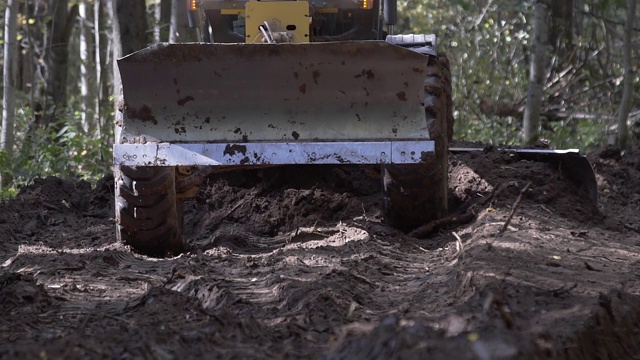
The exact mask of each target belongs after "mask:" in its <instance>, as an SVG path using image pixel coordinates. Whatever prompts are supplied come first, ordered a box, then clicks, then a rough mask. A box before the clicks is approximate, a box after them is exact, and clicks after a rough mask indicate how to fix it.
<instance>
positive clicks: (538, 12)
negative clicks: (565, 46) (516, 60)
mask: <svg viewBox="0 0 640 360" xmlns="http://www.w3.org/2000/svg"><path fill="white" fill-rule="evenodd" d="M547 18H548V7H547V4H546V3H545V2H544V1H542V0H537V1H536V3H535V5H534V24H533V52H532V54H531V66H530V69H529V89H528V90H527V103H526V106H525V109H524V117H523V121H524V141H525V143H527V144H533V143H534V142H536V141H538V139H539V138H540V109H541V107H542V96H543V82H544V74H545V69H546V65H547V51H548V50H547V45H548V40H549V39H548V37H549V36H548V34H549V25H548V19H547Z"/></svg>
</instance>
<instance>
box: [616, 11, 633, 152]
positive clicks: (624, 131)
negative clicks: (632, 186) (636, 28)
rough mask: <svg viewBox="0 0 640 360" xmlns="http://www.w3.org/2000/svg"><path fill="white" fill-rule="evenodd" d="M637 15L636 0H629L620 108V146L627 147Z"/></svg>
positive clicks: (623, 49)
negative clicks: (632, 57) (632, 54)
mask: <svg viewBox="0 0 640 360" xmlns="http://www.w3.org/2000/svg"><path fill="white" fill-rule="evenodd" d="M635 17H636V0H627V22H626V24H625V26H624V40H623V46H622V51H623V59H624V87H623V89H622V101H620V107H619V108H618V146H620V148H622V149H625V148H627V147H628V146H629V126H628V125H627V119H628V117H629V112H630V111H631V97H632V96H633V80H634V77H633V72H632V70H633V69H632V67H633V64H632V62H631V49H632V48H633V38H632V34H631V33H632V31H633V23H634V20H635Z"/></svg>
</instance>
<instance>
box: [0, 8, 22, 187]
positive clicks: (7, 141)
mask: <svg viewBox="0 0 640 360" xmlns="http://www.w3.org/2000/svg"><path fill="white" fill-rule="evenodd" d="M17 17H18V0H7V8H6V9H5V15H4V20H5V24H4V66H3V77H2V81H3V84H4V90H3V93H2V129H1V131H0V151H4V152H5V154H6V155H7V157H8V158H9V159H11V158H12V157H13V144H14V141H15V139H14V136H15V134H14V133H13V128H14V123H15V107H16V97H15V96H16V95H15V73H14V71H15V53H16V52H17V47H16V35H17ZM3 170H9V169H3ZM12 181H13V174H11V172H10V171H2V172H0V187H6V186H9V185H10V184H11V182H12Z"/></svg>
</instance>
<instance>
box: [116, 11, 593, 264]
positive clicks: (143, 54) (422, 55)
mask: <svg viewBox="0 0 640 360" xmlns="http://www.w3.org/2000/svg"><path fill="white" fill-rule="evenodd" d="M184 5H185V6H186V7H187V9H188V14H189V22H190V24H191V25H192V26H193V27H195V28H196V29H197V33H198V34H199V40H200V41H199V42H197V43H182V44H166V43H161V44H156V45H153V46H151V47H148V48H146V49H143V50H141V51H138V52H135V53H133V54H130V55H128V56H126V57H123V58H122V59H119V60H118V67H119V71H120V74H121V78H122V97H121V99H120V101H119V103H118V104H119V106H118V112H117V114H116V144H115V145H114V163H115V182H116V190H115V192H116V222H117V236H118V239H119V240H120V241H122V242H124V243H126V244H129V245H131V246H132V247H133V248H135V249H136V250H137V251H139V252H142V253H145V254H148V255H152V256H165V255H168V254H176V253H179V252H181V251H183V249H184V246H183V243H182V240H181V239H182V203H183V201H184V200H185V199H187V198H189V197H193V196H194V195H195V194H196V193H197V191H198V186H199V184H200V183H202V180H203V179H204V178H205V177H206V176H207V174H208V173H209V172H210V170H211V169H215V170H216V171H227V170H240V169H246V168H250V167H265V166H279V165H301V164H333V165H342V164H370V165H378V166H379V167H380V170H381V171H380V174H381V175H380V176H381V182H382V189H383V191H382V193H383V201H382V203H383V213H384V218H385V222H386V223H387V224H388V225H390V226H392V227H395V228H398V229H400V230H403V231H409V230H411V229H414V228H416V227H418V226H420V225H422V224H425V223H427V222H429V221H431V220H435V219H438V218H441V217H442V216H445V215H446V213H447V166H448V163H447V155H448V152H449V150H452V151H469V149H449V147H448V144H449V142H450V141H451V137H452V133H453V114H452V100H451V75H450V70H449V63H448V61H447V58H446V57H445V56H444V54H442V53H440V52H438V46H437V37H436V36H435V35H431V34H409V35H402V34H394V33H393V26H394V24H395V23H396V17H397V14H396V12H397V5H396V3H395V0H326V1H317V0H312V1H264V0H262V1H255V0H186V1H185V4H184ZM471 150H472V151H478V150H482V149H471ZM514 151H517V150H514ZM520 152H521V156H523V157H524V158H527V157H532V158H536V159H538V158H543V160H544V159H547V158H553V159H559V160H560V161H561V162H565V163H566V164H567V165H566V166H567V167H570V168H575V169H577V170H576V171H572V173H574V174H577V178H578V180H583V179H587V178H588V181H587V182H588V183H589V184H588V186H590V187H591V189H592V190H593V189H594V188H595V180H594V178H593V172H592V171H591V169H590V167H589V164H588V162H587V161H586V159H584V157H581V156H580V155H579V154H578V153H577V152H571V151H570V152H569V153H566V152H564V153H558V152H555V151H551V150H521V151H520ZM558 154H559V155H558ZM556 155H558V156H559V158H558V157H557V156H556ZM554 156H555V157H554ZM585 162H586V165H585ZM576 164H577V165H576ZM589 172H590V174H589ZM584 174H586V175H584ZM583 182H584V181H583ZM595 196H597V193H596V195H595Z"/></svg>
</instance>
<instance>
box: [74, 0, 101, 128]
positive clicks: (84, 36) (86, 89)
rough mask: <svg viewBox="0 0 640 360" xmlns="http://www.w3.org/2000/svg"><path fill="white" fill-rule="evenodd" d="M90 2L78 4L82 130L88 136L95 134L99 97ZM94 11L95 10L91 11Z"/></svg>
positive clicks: (85, 0)
mask: <svg viewBox="0 0 640 360" xmlns="http://www.w3.org/2000/svg"><path fill="white" fill-rule="evenodd" d="M90 6H91V4H90V3H89V0H80V1H79V2H78V12H79V16H80V97H81V99H82V109H81V119H82V129H83V130H84V131H85V133H87V134H93V133H94V131H95V129H96V127H97V126H96V125H97V121H96V103H97V101H96V99H97V97H98V91H97V85H96V72H95V71H94V69H95V68H96V61H95V52H94V51H93V49H94V46H95V37H94V36H93V34H92V32H93V31H92V29H93V28H94V22H93V11H89V9H91V8H90ZM91 10H93V9H91Z"/></svg>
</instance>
